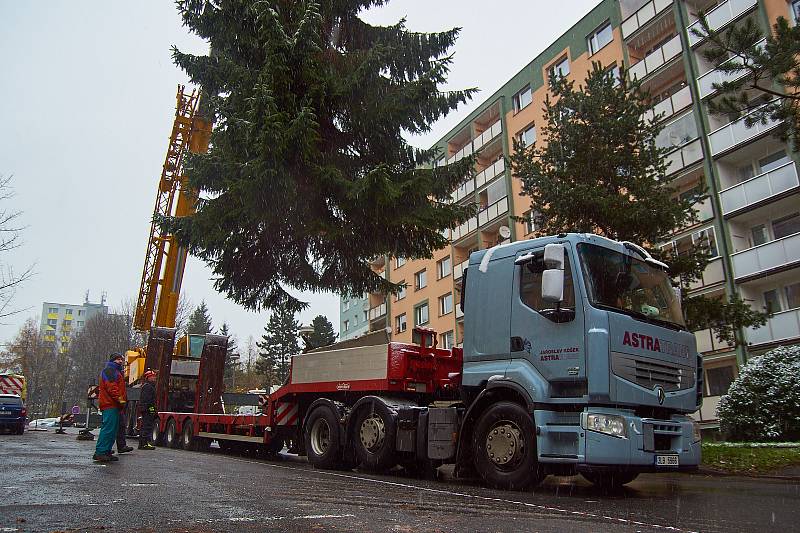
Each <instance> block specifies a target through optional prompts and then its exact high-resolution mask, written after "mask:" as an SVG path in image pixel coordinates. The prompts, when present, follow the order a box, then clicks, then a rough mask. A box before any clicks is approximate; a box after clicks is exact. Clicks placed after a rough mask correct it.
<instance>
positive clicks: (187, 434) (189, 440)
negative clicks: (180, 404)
mask: <svg viewBox="0 0 800 533" xmlns="http://www.w3.org/2000/svg"><path fill="white" fill-rule="evenodd" d="M180 447H181V448H183V449H184V450H186V451H190V452H193V451H195V450H196V449H197V446H195V442H194V428H193V427H192V421H191V420H187V421H186V422H184V423H183V431H181V446H180Z"/></svg>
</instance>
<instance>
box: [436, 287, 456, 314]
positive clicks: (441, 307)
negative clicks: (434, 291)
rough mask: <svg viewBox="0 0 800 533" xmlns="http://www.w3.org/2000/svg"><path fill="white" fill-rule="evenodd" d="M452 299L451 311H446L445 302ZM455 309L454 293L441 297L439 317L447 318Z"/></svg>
mask: <svg viewBox="0 0 800 533" xmlns="http://www.w3.org/2000/svg"><path fill="white" fill-rule="evenodd" d="M448 297H449V298H450V310H449V311H448V310H446V309H445V302H447V298H448ZM453 309H454V299H453V291H450V292H448V293H446V294H442V295H441V296H439V316H446V315H449V314H450V313H452V312H453Z"/></svg>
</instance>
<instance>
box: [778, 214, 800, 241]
mask: <svg viewBox="0 0 800 533" xmlns="http://www.w3.org/2000/svg"><path fill="white" fill-rule="evenodd" d="M772 233H773V234H774V235H775V239H782V238H784V237H787V236H789V235H794V234H795V233H800V213H794V214H792V215H789V216H788V217H783V218H779V219H778V220H775V221H773V222H772Z"/></svg>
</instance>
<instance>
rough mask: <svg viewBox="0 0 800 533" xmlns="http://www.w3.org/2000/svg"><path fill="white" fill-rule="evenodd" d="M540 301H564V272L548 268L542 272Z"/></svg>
mask: <svg viewBox="0 0 800 533" xmlns="http://www.w3.org/2000/svg"><path fill="white" fill-rule="evenodd" d="M542 300H544V301H545V302H548V303H560V302H562V301H564V271H563V270H560V269H557V268H548V269H547V270H545V271H544V272H542Z"/></svg>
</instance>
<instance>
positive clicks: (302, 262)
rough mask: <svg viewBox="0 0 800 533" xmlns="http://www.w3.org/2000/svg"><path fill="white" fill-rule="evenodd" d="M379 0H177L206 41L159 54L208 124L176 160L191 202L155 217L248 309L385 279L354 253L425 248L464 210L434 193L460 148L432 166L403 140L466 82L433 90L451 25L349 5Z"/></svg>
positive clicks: (445, 184)
mask: <svg viewBox="0 0 800 533" xmlns="http://www.w3.org/2000/svg"><path fill="white" fill-rule="evenodd" d="M385 2H386V0H337V1H333V0H317V1H314V0H306V1H302V2H300V1H298V2H286V1H281V0H263V1H259V2H251V1H250V0H229V1H226V2H209V1H206V0H178V2H177V6H178V10H179V12H180V14H181V17H182V18H183V22H184V25H185V26H187V27H188V28H189V30H190V31H192V32H193V33H195V34H197V35H198V36H200V37H201V38H203V39H204V40H206V41H208V42H209V43H210V50H211V51H210V53H209V54H208V55H192V54H188V53H184V52H181V51H179V50H177V49H175V50H174V51H173V57H174V61H175V63H176V64H177V65H178V66H180V67H181V68H182V69H184V70H185V71H186V73H187V74H188V75H189V77H190V79H191V81H192V83H194V84H196V85H198V86H199V87H200V88H201V90H202V95H203V106H202V110H201V111H202V113H203V114H205V116H206V117H207V118H209V119H210V120H212V121H213V123H214V130H213V133H212V135H211V147H210V150H209V152H208V154H205V155H192V156H190V157H189V158H188V160H187V165H186V169H187V174H188V176H189V178H190V182H191V185H192V186H193V187H194V188H195V189H197V190H198V191H200V200H199V203H198V206H197V213H196V214H194V215H192V216H190V217H185V218H179V219H165V220H161V223H162V224H163V226H164V227H165V228H167V229H168V230H170V231H172V232H173V233H174V234H175V235H176V236H177V238H178V239H179V240H180V241H181V242H182V243H184V244H187V245H188V247H189V250H190V251H191V253H192V254H194V255H195V256H197V257H199V258H201V259H203V260H205V261H206V262H207V263H208V264H209V266H210V267H211V268H212V269H213V271H214V275H215V277H216V280H217V281H216V282H215V283H216V288H217V289H218V290H220V291H221V292H223V293H225V294H226V295H227V296H228V297H229V298H231V299H232V300H234V301H236V302H238V303H240V304H242V305H243V306H245V307H246V308H248V309H253V310H259V309H262V308H285V309H291V310H294V311H298V310H299V309H301V308H303V307H305V305H306V304H305V303H303V302H300V301H298V300H297V299H296V298H294V297H293V296H291V295H290V294H289V293H288V292H287V291H286V290H285V287H292V288H295V289H300V290H312V291H333V292H338V293H345V294H363V293H364V292H371V291H376V290H380V291H384V292H391V291H396V290H398V289H399V287H397V286H396V285H395V284H392V283H390V282H388V281H386V280H385V279H383V278H381V277H380V276H378V275H377V274H375V273H374V272H373V271H372V270H371V268H370V267H369V264H368V260H369V259H370V258H373V257H375V256H379V255H384V254H391V255H396V256H403V257H414V258H419V257H430V256H431V255H432V251H433V250H436V249H440V248H442V247H444V246H446V245H448V244H449V243H448V241H447V239H446V238H445V237H444V236H443V235H442V231H443V230H445V229H447V228H450V227H453V226H455V225H456V224H458V223H460V222H463V221H465V220H467V219H468V218H469V216H471V215H472V213H473V212H474V206H466V207H465V206H459V205H457V204H453V203H451V202H449V196H450V193H451V191H452V190H453V189H455V188H456V187H457V186H458V185H459V184H460V182H461V181H462V180H463V179H464V176H466V175H467V174H468V173H469V172H470V171H471V166H472V161H471V160H470V159H469V158H467V159H465V160H463V161H460V162H459V163H458V164H455V165H448V166H439V167H436V166H432V165H431V164H430V163H432V162H433V161H434V160H436V159H437V158H438V157H439V155H438V153H436V152H435V151H433V150H418V149H415V148H413V147H411V146H409V145H408V143H407V142H406V141H405V140H404V138H403V133H406V132H407V133H412V134H419V133H424V132H427V131H429V130H430V125H431V124H432V123H433V122H434V121H436V120H438V119H439V118H441V117H443V116H445V115H446V114H447V113H449V112H450V111H452V110H453V109H455V108H456V107H457V106H458V105H459V104H461V103H463V102H466V101H467V100H468V99H469V98H470V97H471V95H472V94H473V92H474V89H467V90H463V91H449V92H445V91H440V90H439V87H440V86H441V85H442V84H443V83H444V82H445V81H446V76H447V73H448V71H449V66H450V63H451V61H452V55H451V54H450V52H449V50H450V49H451V48H452V46H453V44H454V43H455V40H456V38H457V36H458V33H459V29H458V28H456V29H451V30H448V31H444V32H440V33H415V32H411V31H408V30H407V29H406V27H405V23H404V20H401V21H399V22H398V23H397V24H394V25H391V26H377V25H372V24H369V23H367V22H365V21H364V20H362V19H361V18H360V17H359V15H360V14H361V13H362V12H363V11H364V10H365V9H368V8H370V7H373V6H380V5H382V4H384V3H385ZM425 165H427V167H426V168H423V167H424V166H425ZM387 213H391V216H387Z"/></svg>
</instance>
